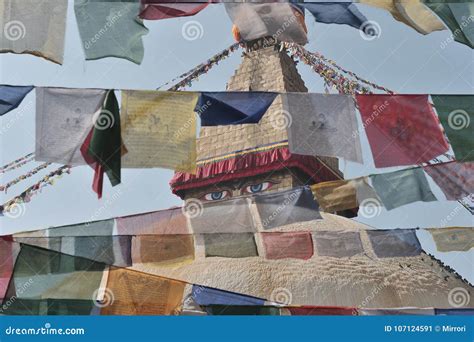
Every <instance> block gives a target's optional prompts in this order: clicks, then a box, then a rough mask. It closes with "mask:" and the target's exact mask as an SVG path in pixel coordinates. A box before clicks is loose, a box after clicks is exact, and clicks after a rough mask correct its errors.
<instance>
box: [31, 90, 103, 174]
mask: <svg viewBox="0 0 474 342" xmlns="http://www.w3.org/2000/svg"><path fill="white" fill-rule="evenodd" d="M105 94H106V92H105V90H99V89H66V88H36V154H35V159H36V160H37V161H44V162H52V163H58V164H59V163H61V164H66V165H83V164H85V163H86V162H85V160H84V158H83V157H82V154H81V151H80V147H81V145H82V144H83V142H84V140H85V139H86V137H87V134H88V133H89V132H90V130H91V129H92V126H93V125H94V122H93V116H94V114H95V113H97V112H98V111H99V110H100V109H101V108H102V104H103V103H104V97H105Z"/></svg>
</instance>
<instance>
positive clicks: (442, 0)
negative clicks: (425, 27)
mask: <svg viewBox="0 0 474 342" xmlns="http://www.w3.org/2000/svg"><path fill="white" fill-rule="evenodd" d="M422 1H423V3H424V4H425V5H426V6H428V7H429V8H430V9H431V10H432V11H433V12H434V13H436V15H438V17H440V18H441V20H443V22H444V23H445V24H446V26H448V28H449V29H450V30H451V32H452V33H453V38H454V40H455V41H457V42H459V43H461V44H464V45H467V46H469V47H471V48H474V20H473V18H474V3H473V2H472V1H446V0H422Z"/></svg>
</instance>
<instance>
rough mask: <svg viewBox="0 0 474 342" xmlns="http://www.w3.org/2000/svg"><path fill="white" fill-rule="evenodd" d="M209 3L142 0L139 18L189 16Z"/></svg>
mask: <svg viewBox="0 0 474 342" xmlns="http://www.w3.org/2000/svg"><path fill="white" fill-rule="evenodd" d="M208 4H209V3H207V2H205V1H194V2H193V1H188V2H186V3H182V2H181V3H180V2H177V3H176V2H171V1H170V2H166V1H162V0H142V1H141V8H140V15H139V16H140V18H142V19H146V20H160V19H168V18H177V17H189V16H193V15H196V14H198V13H199V12H201V11H202V10H203V9H204V8H206V7H207V5H208Z"/></svg>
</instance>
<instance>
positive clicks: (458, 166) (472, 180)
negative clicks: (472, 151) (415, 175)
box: [423, 162, 474, 201]
mask: <svg viewBox="0 0 474 342" xmlns="http://www.w3.org/2000/svg"><path fill="white" fill-rule="evenodd" d="M423 169H424V170H425V171H426V173H427V174H429V175H430V177H431V178H433V180H434V181H435V183H436V184H438V186H439V187H440V188H441V190H443V193H444V194H445V195H446V198H447V199H448V200H451V201H456V200H460V199H462V198H464V197H466V196H469V195H470V194H472V193H474V162H470V163H460V162H451V163H442V164H435V165H430V166H425V167H424V168H423Z"/></svg>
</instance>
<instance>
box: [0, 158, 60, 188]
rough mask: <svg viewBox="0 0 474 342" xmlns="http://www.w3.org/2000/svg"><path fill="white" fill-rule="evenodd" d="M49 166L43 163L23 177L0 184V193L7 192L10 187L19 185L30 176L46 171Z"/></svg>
mask: <svg viewBox="0 0 474 342" xmlns="http://www.w3.org/2000/svg"><path fill="white" fill-rule="evenodd" d="M49 165H51V164H50V163H44V164H41V165H40V166H38V167H35V168H34V169H33V170H30V171H28V172H27V173H25V174H23V175H20V176H18V177H17V178H15V179H12V180H11V181H9V182H8V183H6V184H5V185H1V184H0V191H5V193H6V192H7V190H8V189H9V188H10V187H12V186H13V185H15V184H18V183H20V182H21V181H23V180H25V179H27V178H30V177H31V176H34V175H35V174H37V173H38V172H40V171H41V170H43V169H46V168H47V167H48V166H49Z"/></svg>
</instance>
